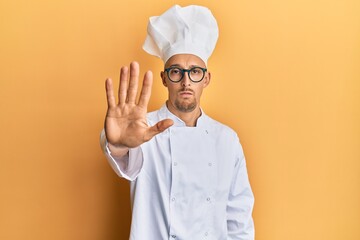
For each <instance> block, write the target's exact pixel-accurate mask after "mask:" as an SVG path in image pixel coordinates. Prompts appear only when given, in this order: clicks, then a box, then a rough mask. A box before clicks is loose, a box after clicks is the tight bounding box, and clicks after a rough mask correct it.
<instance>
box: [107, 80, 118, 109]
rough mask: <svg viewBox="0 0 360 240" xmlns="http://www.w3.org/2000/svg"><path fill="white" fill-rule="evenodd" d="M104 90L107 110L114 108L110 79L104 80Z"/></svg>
mask: <svg viewBox="0 0 360 240" xmlns="http://www.w3.org/2000/svg"><path fill="white" fill-rule="evenodd" d="M105 89H106V97H107V104H108V108H113V107H115V105H116V102H115V97H114V90H113V83H112V80H111V78H108V79H106V81H105Z"/></svg>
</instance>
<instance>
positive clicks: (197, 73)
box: [165, 67, 207, 83]
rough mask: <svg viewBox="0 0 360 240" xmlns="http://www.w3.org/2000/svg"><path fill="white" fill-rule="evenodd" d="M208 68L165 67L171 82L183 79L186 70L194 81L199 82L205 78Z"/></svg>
mask: <svg viewBox="0 0 360 240" xmlns="http://www.w3.org/2000/svg"><path fill="white" fill-rule="evenodd" d="M206 71H207V69H206V68H202V67H193V68H190V69H182V68H179V67H169V68H166V69H165V72H166V73H167V76H168V78H169V80H170V81H171V82H174V83H177V82H180V81H181V79H183V77H184V74H185V72H187V73H188V76H189V79H190V80H191V81H192V82H195V83H198V82H201V80H203V79H204V76H205V72H206Z"/></svg>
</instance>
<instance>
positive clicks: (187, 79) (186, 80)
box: [181, 72, 191, 87]
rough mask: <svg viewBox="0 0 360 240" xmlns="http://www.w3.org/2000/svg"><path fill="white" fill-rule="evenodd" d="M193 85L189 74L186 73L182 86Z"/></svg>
mask: <svg viewBox="0 0 360 240" xmlns="http://www.w3.org/2000/svg"><path fill="white" fill-rule="evenodd" d="M190 84H191V80H190V78H189V74H188V73H187V72H185V73H184V76H183V78H182V79H181V86H183V87H188V86H190Z"/></svg>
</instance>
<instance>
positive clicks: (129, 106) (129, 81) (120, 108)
mask: <svg viewBox="0 0 360 240" xmlns="http://www.w3.org/2000/svg"><path fill="white" fill-rule="evenodd" d="M152 81H153V76H152V72H151V71H148V72H146V74H145V76H144V81H143V86H142V90H141V93H140V97H139V101H138V102H136V95H137V92H138V82H139V64H138V63H137V62H132V63H131V64H130V76H129V69H128V68H127V67H122V68H121V72H120V84H119V93H118V96H119V99H118V104H116V100H115V97H114V90H113V83H112V80H111V79H107V80H106V95H107V104H108V109H107V113H106V118H105V133H106V139H107V141H108V143H109V145H110V144H111V145H112V146H113V147H119V148H121V147H127V148H133V147H137V146H139V145H141V144H142V143H144V142H146V141H149V140H150V139H151V138H152V137H154V136H155V135H156V134H158V133H161V132H162V131H164V130H165V129H167V128H168V127H170V126H171V125H172V124H173V121H172V120H170V119H165V120H162V121H160V122H158V123H157V124H155V125H154V126H148V124H147V121H146V113H147V106H148V103H149V99H150V96H151V87H152Z"/></svg>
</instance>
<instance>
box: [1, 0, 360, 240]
mask: <svg viewBox="0 0 360 240" xmlns="http://www.w3.org/2000/svg"><path fill="white" fill-rule="evenodd" d="M175 3H178V4H180V5H188V4H191V3H195V4H201V5H206V6H208V7H209V8H211V10H212V11H213V13H214V15H215V16H216V18H217V20H218V23H219V27H220V38H219V42H218V45H217V48H216V50H215V53H214V54H213V56H212V57H211V58H210V61H209V69H210V70H211V72H212V82H211V85H210V86H209V87H208V88H207V89H206V91H205V93H204V95H203V101H202V107H203V108H204V109H205V111H206V112H207V113H208V114H209V115H211V116H213V117H214V118H216V119H218V120H219V121H221V122H223V123H226V124H228V125H230V126H231V127H232V128H234V129H235V130H236V131H237V132H238V134H239V136H240V138H241V142H242V144H243V147H244V149H245V154H246V157H247V161H248V170H249V175H250V180H251V183H252V186H253V190H254V193H255V197H256V203H255V211H254V219H255V225H256V235H257V237H256V239H257V240H304V239H305V240H317V239H325V240H344V239H346V240H358V239H360V227H359V226H360V1H358V0H341V1H337V0H327V1H325V0H315V1H314V0H313V1H309V0H295V1H287V0H272V1H266V0H259V1H250V0H243V1H236V0H233V1H231V0H222V1H215V0H214V1H209V0H208V1H206V0H202V1H200V0H199V1H185V0H184V1H181V0H180V1H177V2H175V1H164V0H153V1H147V0H138V1H123V0H117V1H115V0H104V1H92V0H90V1H81V0H71V1H69V0H68V1H47V0H32V1H25V0H13V1H5V0H1V1H0V97H1V101H0V110H1V112H0V114H1V115H0V116H1V117H0V134H1V140H0V141H1V142H0V146H1V151H0V160H1V165H0V239H4V240H15V239H19V240H20V239H36V240H42V239H44V240H45V239H46V240H48V239H51V240H63V239H67V240H79V239H84V240H115V239H127V237H128V232H129V226H130V202H129V193H128V191H129V186H128V183H127V182H126V181H125V180H123V179H120V178H118V177H117V176H116V175H115V173H114V172H112V170H111V169H110V167H109V166H108V164H107V162H106V160H105V158H104V156H103V155H102V153H101V151H100V148H99V143H98V138H99V133H100V130H101V129H102V125H103V119H104V115H105V111H106V101H105V91H104V80H105V78H106V77H112V78H114V79H117V78H118V74H119V69H120V67H121V66H122V65H126V64H129V62H130V61H132V60H138V61H139V62H140V65H141V69H142V73H144V72H145V71H146V70H148V69H151V70H153V71H154V76H155V82H156V83H155V85H154V89H153V96H152V99H151V103H150V107H149V110H154V109H156V108H158V107H160V106H161V105H162V104H163V102H164V100H165V99H166V97H167V94H166V90H165V89H164V88H163V87H162V85H161V83H160V78H159V71H160V70H161V68H162V63H161V61H160V60H158V59H155V58H154V57H152V56H149V55H147V54H146V53H145V52H144V51H143V50H142V49H141V46H142V43H143V41H144V38H145V35H146V25H147V20H148V17H149V16H152V15H158V14H161V13H162V12H163V11H164V10H166V9H167V8H169V7H170V6H172V5H173V4H175Z"/></svg>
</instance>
